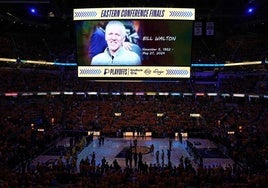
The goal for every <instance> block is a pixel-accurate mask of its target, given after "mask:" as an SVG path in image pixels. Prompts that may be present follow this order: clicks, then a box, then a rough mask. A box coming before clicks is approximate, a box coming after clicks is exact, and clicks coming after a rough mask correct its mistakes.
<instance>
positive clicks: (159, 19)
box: [74, 8, 195, 80]
mask: <svg viewBox="0 0 268 188" xmlns="http://www.w3.org/2000/svg"><path fill="white" fill-rule="evenodd" d="M194 13H195V12H194V9H177V8H175V9H174V8H97V9H74V20H75V31H76V41H77V43H76V46H77V64H78V76H79V77H81V78H90V79H97V80H98V79H124V80H128V79H132V80H133V79H134V80H135V79H137V80H141V79H178V78H189V77H190V67H191V47H192V30H193V20H194Z"/></svg>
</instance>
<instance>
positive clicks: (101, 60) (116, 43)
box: [91, 21, 141, 66]
mask: <svg viewBox="0 0 268 188" xmlns="http://www.w3.org/2000/svg"><path fill="white" fill-rule="evenodd" d="M105 40H106V42H107V48H106V49H105V50H104V52H103V53H100V54H98V55H96V56H94V57H93V58H92V61H91V65H108V66H110V65H141V58H140V56H139V55H138V54H137V53H135V52H132V51H130V50H127V49H126V48H125V47H124V42H125V40H126V28H125V26H124V24H123V23H122V22H120V21H110V22H108V24H107V25H106V28H105Z"/></svg>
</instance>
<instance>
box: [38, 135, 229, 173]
mask: <svg viewBox="0 0 268 188" xmlns="http://www.w3.org/2000/svg"><path fill="white" fill-rule="evenodd" d="M134 139H136V140H137V147H138V148H141V149H142V150H143V155H142V160H143V162H146V163H147V164H156V163H157V160H156V152H157V151H159V152H160V155H161V154H162V151H163V152H164V160H163V161H162V159H161V157H159V158H160V160H159V161H160V163H161V164H162V162H164V164H167V163H168V155H167V150H168V149H169V147H170V139H169V138H151V137H136V138H133V137H125V138H107V137H106V138H104V143H103V144H100V143H99V139H98V138H97V137H96V138H95V137H94V139H93V141H92V142H91V143H90V144H89V145H87V146H86V147H84V148H83V149H82V150H81V152H80V153H78V156H77V171H78V172H79V164H80V162H81V160H82V159H86V158H87V157H88V158H89V160H91V158H92V154H93V152H94V153H95V156H96V157H95V161H96V165H98V164H101V160H102V159H103V157H105V159H106V161H107V162H108V163H109V164H112V162H113V161H114V160H115V159H116V160H117V161H118V163H119V165H120V166H121V167H122V168H125V167H126V159H125V156H124V150H125V148H127V147H130V146H133V141H134ZM69 141H70V138H65V139H64V140H61V141H60V142H59V143H58V145H57V148H59V147H60V148H62V149H63V151H64V148H65V147H66V148H67V147H69V146H70V143H69ZM189 142H191V143H193V144H194V145H195V147H196V148H198V149H199V150H200V149H203V150H204V151H202V153H204V154H205V155H204V157H205V158H204V159H203V165H204V166H205V167H215V166H222V167H226V166H229V165H232V164H233V161H232V160H231V159H230V158H228V157H226V156H225V157H222V156H220V155H215V156H213V153H212V151H213V150H211V148H215V145H214V144H213V143H212V142H210V141H209V140H207V139H192V138H189V139H183V140H182V142H180V141H179V140H178V139H173V140H172V147H171V152H170V154H171V155H170V161H171V163H172V165H173V166H174V165H175V166H177V165H179V162H180V158H181V157H182V156H183V157H184V158H186V157H188V158H189V159H190V160H191V161H192V163H191V164H192V166H193V167H195V168H196V167H197V166H198V164H197V162H196V160H194V158H193V156H192V155H190V153H189V152H188V151H189V150H187V143H189ZM151 145H154V152H151V150H150V146H151ZM56 153H57V151H55V152H54V153H53V152H49V153H48V154H44V155H41V156H38V157H37V158H36V159H34V160H33V164H36V163H38V162H41V163H47V162H49V161H50V162H53V161H56V160H57V159H58V158H59V157H60V155H62V153H60V152H59V153H58V155H57V154H56ZM218 157H220V158H218Z"/></svg>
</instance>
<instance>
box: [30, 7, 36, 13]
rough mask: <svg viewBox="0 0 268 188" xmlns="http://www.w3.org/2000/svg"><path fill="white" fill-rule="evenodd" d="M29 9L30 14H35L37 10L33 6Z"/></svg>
mask: <svg viewBox="0 0 268 188" xmlns="http://www.w3.org/2000/svg"><path fill="white" fill-rule="evenodd" d="M29 11H30V13H31V14H37V10H36V9H35V8H30V9H29Z"/></svg>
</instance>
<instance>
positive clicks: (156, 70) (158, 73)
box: [153, 69, 164, 75]
mask: <svg viewBox="0 0 268 188" xmlns="http://www.w3.org/2000/svg"><path fill="white" fill-rule="evenodd" d="M153 73H154V74H157V75H161V74H163V73H164V71H161V70H158V69H155V70H154V71H153Z"/></svg>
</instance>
